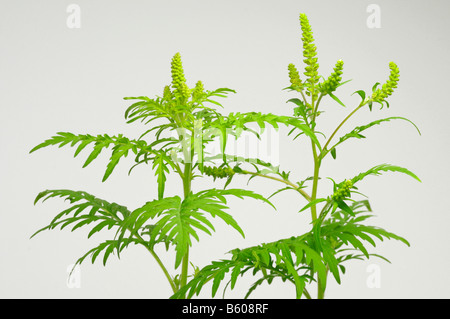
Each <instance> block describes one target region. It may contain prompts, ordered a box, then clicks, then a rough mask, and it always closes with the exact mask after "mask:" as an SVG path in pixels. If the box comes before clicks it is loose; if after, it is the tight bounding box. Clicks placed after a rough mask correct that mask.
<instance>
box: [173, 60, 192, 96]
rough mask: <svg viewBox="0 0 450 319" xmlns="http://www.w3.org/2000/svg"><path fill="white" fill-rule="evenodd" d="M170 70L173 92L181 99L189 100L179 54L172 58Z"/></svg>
mask: <svg viewBox="0 0 450 319" xmlns="http://www.w3.org/2000/svg"><path fill="white" fill-rule="evenodd" d="M171 69H172V86H173V87H174V88H175V92H177V93H178V94H179V95H180V96H181V97H183V98H185V99H187V98H189V95H190V92H189V88H188V87H187V85H186V78H185V77H184V71H183V65H182V63H181V55H180V53H176V54H175V55H174V56H173V58H172V63H171Z"/></svg>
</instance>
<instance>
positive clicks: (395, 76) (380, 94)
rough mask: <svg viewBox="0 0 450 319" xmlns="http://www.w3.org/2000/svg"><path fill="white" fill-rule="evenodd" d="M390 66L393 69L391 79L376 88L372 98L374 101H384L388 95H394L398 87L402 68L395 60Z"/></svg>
mask: <svg viewBox="0 0 450 319" xmlns="http://www.w3.org/2000/svg"><path fill="white" fill-rule="evenodd" d="M389 68H390V69H391V72H390V75H389V80H387V82H386V83H385V84H383V86H382V87H381V89H377V90H375V91H374V92H373V94H372V100H373V101H374V102H378V103H382V102H384V101H385V100H386V99H387V98H388V96H390V95H392V93H393V92H394V89H395V88H397V83H398V80H399V78H400V70H399V69H398V67H397V65H396V64H395V63H394V62H390V63H389Z"/></svg>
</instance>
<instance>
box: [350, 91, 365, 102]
mask: <svg viewBox="0 0 450 319" xmlns="http://www.w3.org/2000/svg"><path fill="white" fill-rule="evenodd" d="M355 93H357V94H358V95H359V96H360V97H361V99H362V100H363V101H364V100H365V99H366V92H364V91H363V90H359V91H355V92H353V93H352V95H353V94H355Z"/></svg>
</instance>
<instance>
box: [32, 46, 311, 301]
mask: <svg viewBox="0 0 450 319" xmlns="http://www.w3.org/2000/svg"><path fill="white" fill-rule="evenodd" d="M171 74H172V83H171V84H170V85H167V86H165V87H164V89H163V92H162V96H158V97H156V98H149V97H147V96H139V97H126V98H125V100H134V103H133V104H132V105H131V106H129V107H128V108H127V110H126V112H125V119H126V120H127V123H133V122H142V123H144V124H145V125H146V126H148V129H146V130H145V131H144V132H143V133H142V134H141V135H140V136H139V137H138V138H136V139H132V138H127V137H125V136H124V135H123V134H119V135H113V136H111V135H108V134H102V135H90V134H74V133H69V132H60V133H57V134H56V135H55V136H53V137H51V138H49V139H47V140H45V141H44V142H42V143H41V144H39V145H37V146H36V147H34V148H33V149H32V150H31V151H30V153H31V152H34V151H37V150H39V149H41V148H43V147H47V146H58V147H59V148H61V147H63V146H69V147H76V149H75V153H74V157H77V156H79V155H80V154H81V152H82V151H83V150H85V149H87V148H89V147H90V148H91V151H90V153H89V155H88V156H87V158H86V160H85V162H84V165H83V167H86V166H88V165H89V164H90V163H91V162H92V161H93V160H95V159H96V158H97V157H98V156H99V154H100V153H101V152H103V151H107V150H108V149H110V150H111V156H110V158H109V161H108V164H107V166H106V170H105V172H104V175H103V179H102V180H103V181H106V180H107V179H108V177H109V176H110V175H111V173H112V172H113V170H114V169H115V167H116V166H117V165H118V163H119V161H120V160H121V159H123V158H124V157H127V155H129V154H131V155H132V156H134V165H132V167H131V168H130V171H129V173H131V172H132V170H133V169H134V168H135V167H136V166H139V165H149V166H150V168H151V169H152V170H153V171H154V172H155V181H154V183H156V184H157V186H158V187H157V194H155V197H154V198H153V199H151V200H147V201H146V202H145V203H144V204H143V205H142V206H141V207H138V208H136V209H129V208H127V207H126V206H123V205H119V204H117V203H115V202H109V201H106V200H104V199H100V198H97V197H95V196H94V195H91V194H89V193H87V192H85V191H74V190H66V189H56V190H46V191H43V192H41V193H39V194H38V196H37V197H36V200H35V204H36V203H37V202H38V201H40V200H42V201H45V200H47V199H49V198H52V197H61V198H63V199H65V200H66V201H68V202H69V204H70V205H69V207H68V208H67V209H65V210H63V211H62V212H60V213H59V214H57V215H56V216H55V217H54V218H53V220H51V222H50V223H49V224H48V225H47V226H45V227H43V228H41V229H39V230H38V231H37V232H36V233H35V234H33V235H32V237H33V236H35V235H37V234H39V233H40V232H42V231H44V230H52V229H55V228H58V227H59V228H60V229H64V228H66V227H71V229H72V231H74V230H76V229H79V228H81V227H90V231H89V233H88V238H90V237H91V236H93V235H94V234H96V233H97V232H100V231H108V230H111V231H113V233H112V234H111V235H112V237H111V239H110V240H107V241H105V242H101V243H100V244H98V245H97V246H95V247H94V248H92V249H91V250H89V251H88V252H87V253H86V254H84V255H83V256H81V257H80V258H79V259H78V260H77V261H76V263H75V265H78V264H81V263H82V262H83V261H85V260H86V259H87V258H90V259H91V261H92V263H94V262H95V260H97V258H98V257H99V256H100V255H101V254H103V264H106V262H107V260H108V258H109V257H110V256H111V255H112V254H116V255H117V256H120V253H122V251H123V250H124V249H125V248H127V247H128V246H129V245H130V244H135V245H140V246H144V247H145V249H146V250H147V251H148V252H149V253H150V254H151V255H152V256H153V257H154V259H155V261H156V263H157V264H158V265H159V266H160V267H161V269H162V272H163V274H164V276H165V277H166V278H167V281H168V283H169V284H170V287H171V289H172V291H173V293H177V292H179V291H180V289H181V288H182V287H184V286H185V284H186V282H187V279H188V276H191V275H192V274H189V272H190V270H189V265H190V264H192V263H191V260H190V258H189V250H190V249H191V247H192V244H193V239H195V240H197V241H198V240H199V238H200V237H199V234H198V232H199V231H202V232H204V233H206V234H208V235H211V234H212V232H214V231H215V229H214V226H213V223H212V220H211V219H212V218H216V219H221V220H222V221H223V222H225V223H226V224H228V225H230V226H231V227H232V228H234V229H235V230H236V231H237V232H239V233H240V234H241V235H242V236H243V235H244V231H243V230H242V229H241V227H240V226H239V224H238V223H237V221H236V220H235V218H234V217H233V216H232V215H231V214H229V213H228V212H226V210H227V209H228V206H227V197H230V196H234V197H238V198H244V197H248V198H253V199H257V200H261V201H263V202H265V203H267V204H269V205H272V204H271V203H270V202H269V200H267V199H266V198H264V197H263V196H261V195H259V194H256V193H254V192H252V191H250V190H245V189H225V188H220V189H218V188H209V189H203V190H194V189H193V188H192V182H193V180H194V179H195V178H201V177H206V178H208V179H209V176H213V177H214V179H215V178H223V177H227V178H228V179H229V180H228V182H227V183H229V182H230V181H231V178H232V174H233V173H234V171H233V169H231V168H230V167H228V166H227V167H223V166H222V167H216V168H212V167H210V166H207V165H205V163H208V165H211V163H214V160H216V159H217V158H220V159H223V160H224V159H225V154H224V153H223V152H220V151H219V152H218V153H217V154H215V153H212V152H211V151H208V149H207V146H208V144H209V143H214V142H216V141H217V140H219V142H220V149H221V150H225V147H226V144H227V140H228V139H227V137H228V136H229V135H232V136H234V137H238V136H239V134H240V133H241V132H242V131H246V130H249V131H251V132H254V133H255V134H257V135H258V133H257V132H256V131H254V130H253V129H251V128H250V126H249V125H250V123H253V122H254V123H257V124H258V125H259V126H260V127H261V128H263V127H264V126H265V125H266V124H269V125H273V126H275V127H278V125H279V124H285V125H290V126H294V127H297V128H298V129H299V130H303V131H304V132H305V134H307V135H309V136H311V138H312V139H314V135H313V132H311V131H309V129H308V127H307V126H306V125H304V124H303V123H302V121H300V120H299V119H296V118H292V117H289V116H285V117H280V116H275V115H272V114H260V113H254V112H251V113H230V114H228V115H227V116H224V115H222V114H221V113H220V112H219V111H218V110H217V107H222V105H221V104H220V103H219V102H218V101H217V98H225V97H226V96H227V95H228V94H230V93H234V91H233V90H231V89H227V88H220V89H217V90H213V91H207V90H205V89H204V86H203V83H202V82H201V81H198V82H197V83H196V84H195V86H194V87H193V88H189V87H188V85H187V84H186V78H185V75H184V71H183V67H182V62H181V56H180V54H179V53H177V54H175V55H174V57H173V59H172V63H171ZM169 173H172V174H176V175H178V176H179V185H180V188H179V189H180V191H181V190H182V191H181V192H180V194H179V195H176V196H170V197H167V196H165V189H166V180H167V174H169ZM137 187H142V185H139V186H137ZM172 189H176V188H173V186H172ZM156 245H163V246H165V247H166V249H167V251H168V253H170V252H169V248H170V247H173V248H174V252H175V256H174V267H173V269H171V268H169V267H168V266H167V265H165V264H163V262H162V260H161V258H160V257H159V256H158V255H157V253H156V251H155V246H156ZM196 269H197V268H196V267H195V266H194V272H195V270H196ZM179 296H180V297H183V296H182V294H180V295H179Z"/></svg>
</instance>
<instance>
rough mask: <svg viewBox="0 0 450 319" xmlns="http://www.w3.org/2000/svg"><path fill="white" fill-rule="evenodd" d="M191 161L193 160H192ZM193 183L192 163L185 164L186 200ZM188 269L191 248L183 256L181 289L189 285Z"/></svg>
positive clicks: (184, 186) (184, 185) (184, 190)
mask: <svg viewBox="0 0 450 319" xmlns="http://www.w3.org/2000/svg"><path fill="white" fill-rule="evenodd" d="M190 159H191V158H190ZM191 183H192V162H191V161H189V162H188V163H185V164H184V174H183V193H184V198H186V197H188V196H189V194H190V193H191ZM188 267H189V246H188V247H187V249H186V253H185V255H184V256H183V260H182V264H181V275H180V287H179V288H182V287H184V286H185V285H186V284H187V277H188Z"/></svg>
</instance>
